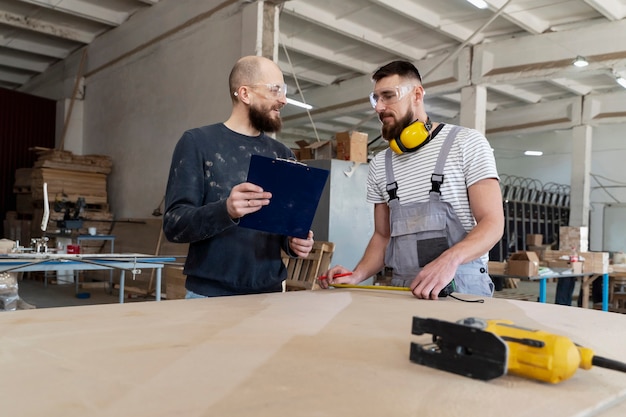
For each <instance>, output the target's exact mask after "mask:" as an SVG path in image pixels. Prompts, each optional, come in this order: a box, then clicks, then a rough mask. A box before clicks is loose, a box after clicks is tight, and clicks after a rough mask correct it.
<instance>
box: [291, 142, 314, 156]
mask: <svg viewBox="0 0 626 417" xmlns="http://www.w3.org/2000/svg"><path fill="white" fill-rule="evenodd" d="M296 144H297V145H298V146H299V147H300V149H293V153H294V154H295V155H296V158H297V159H298V160H299V161H304V160H306V159H313V152H312V151H311V148H309V147H308V146H309V142H307V141H306V140H299V141H296Z"/></svg>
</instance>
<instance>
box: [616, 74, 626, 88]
mask: <svg viewBox="0 0 626 417" xmlns="http://www.w3.org/2000/svg"><path fill="white" fill-rule="evenodd" d="M615 81H617V83H618V84H619V85H621V86H622V87H624V88H626V79H625V78H624V77H622V76H621V75H617V76H616V77H615Z"/></svg>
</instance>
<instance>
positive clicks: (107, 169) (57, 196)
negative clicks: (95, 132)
mask: <svg viewBox="0 0 626 417" xmlns="http://www.w3.org/2000/svg"><path fill="white" fill-rule="evenodd" d="M37 154H38V158H37V161H36V162H35V163H34V165H33V168H32V169H30V168H29V169H24V170H18V171H20V172H19V175H18V172H16V184H15V187H14V190H27V189H28V190H30V201H29V203H28V204H23V205H24V206H28V207H30V214H31V215H32V225H33V226H32V227H33V229H32V230H31V233H32V234H33V236H35V237H36V236H40V235H41V230H40V225H41V219H42V218H43V212H44V207H43V201H44V196H43V184H44V183H46V184H47V187H48V203H49V209H50V219H49V222H48V227H47V231H48V232H54V231H55V230H56V229H58V227H57V221H58V220H63V217H64V215H65V211H66V210H68V213H70V214H71V215H72V216H73V215H74V213H75V208H76V203H77V201H78V200H79V198H82V199H84V201H85V204H86V207H85V208H84V209H83V211H82V212H81V213H80V219H82V220H83V227H82V228H81V229H79V230H77V233H78V234H87V230H88V228H89V227H95V228H96V230H97V233H98V234H109V233H110V231H111V230H110V229H111V227H112V224H111V221H112V220H113V214H112V213H110V212H109V205H108V195H107V177H108V174H110V173H111V167H112V165H113V164H112V161H111V158H110V157H109V156H105V155H74V154H73V153H72V152H69V151H62V150H56V149H37ZM28 175H29V176H30V177H29V179H28V180H26V177H27V176H28ZM18 176H19V178H20V180H19V184H18V180H17V177H18ZM27 183H28V184H27ZM55 207H56V208H57V209H60V208H61V207H62V208H63V210H62V211H55ZM22 210H24V208H22ZM18 213H20V211H19V210H18ZM20 214H21V213H20ZM97 249H100V248H99V247H98V248H97Z"/></svg>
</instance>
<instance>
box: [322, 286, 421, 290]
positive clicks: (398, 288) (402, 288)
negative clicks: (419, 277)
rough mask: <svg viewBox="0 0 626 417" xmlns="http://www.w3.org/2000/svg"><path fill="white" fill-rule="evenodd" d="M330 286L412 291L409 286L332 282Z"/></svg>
mask: <svg viewBox="0 0 626 417" xmlns="http://www.w3.org/2000/svg"><path fill="white" fill-rule="evenodd" d="M330 286H331V287H335V288H358V289H361V290H386V291H411V289H410V288H408V287H391V286H389V285H354V284H330Z"/></svg>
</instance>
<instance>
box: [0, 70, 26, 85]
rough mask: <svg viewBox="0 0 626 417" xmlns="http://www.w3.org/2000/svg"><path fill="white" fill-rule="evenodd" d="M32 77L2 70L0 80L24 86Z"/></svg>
mask: <svg viewBox="0 0 626 417" xmlns="http://www.w3.org/2000/svg"><path fill="white" fill-rule="evenodd" d="M31 77H32V75H31V74H18V73H16V72H13V71H7V70H4V69H2V68H0V80H2V81H4V82H9V83H11V84H18V85H22V84H24V83H26V82H27V81H28V80H30V78H31Z"/></svg>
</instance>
